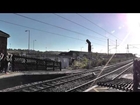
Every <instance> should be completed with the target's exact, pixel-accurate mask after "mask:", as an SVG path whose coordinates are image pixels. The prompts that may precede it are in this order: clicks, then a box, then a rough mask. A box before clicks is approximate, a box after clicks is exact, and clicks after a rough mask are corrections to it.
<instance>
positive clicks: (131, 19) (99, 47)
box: [0, 13, 140, 53]
mask: <svg viewBox="0 0 140 105" xmlns="http://www.w3.org/2000/svg"><path fill="white" fill-rule="evenodd" d="M18 14H20V15H22V16H26V17H29V18H31V19H36V20H39V21H41V22H45V23H41V22H37V21H34V20H31V19H27V18H25V17H21V16H19V15H16V14H12V13H0V30H1V31H4V32H6V33H8V34H10V38H9V39H8V46H7V47H8V48H13V49H18V48H20V49H28V32H25V30H30V49H33V40H36V42H35V43H34V49H35V50H40V51H45V50H48V51H69V50H77V51H81V50H82V51H87V44H86V39H89V40H90V41H91V43H92V45H93V52H106V53H107V38H109V40H110V45H113V46H110V49H112V48H113V47H114V46H115V40H116V39H117V42H118V45H120V47H118V50H117V52H124V53H126V46H127V44H139V43H140V42H139V40H138V39H139V38H140V37H139V36H140V34H139V31H138V30H139V29H140V27H138V30H135V29H136V28H133V27H135V26H136V25H135V24H134V25H133V23H139V21H138V18H137V17H139V14H128V13H127V14H119V13H116V14H115V13H79V15H81V16H83V17H85V18H86V19H88V20H90V22H89V21H88V20H86V19H85V18H83V17H81V16H79V15H78V14H76V13H56V14H53V13H18ZM58 15H59V16H62V17H63V18H62V17H59V16H58ZM64 18H65V19H64ZM66 19H68V20H70V21H68V20H66ZM3 21H6V22H11V23H14V24H18V25H22V26H26V27H20V26H17V25H13V24H9V23H6V22H3ZM71 21H73V22H75V23H76V24H75V23H73V22H71ZM92 22H93V23H94V24H96V25H98V26H99V27H98V26H96V25H94V24H93V23H92ZM46 23H47V24H52V25H55V26H56V27H54V26H51V25H47V24H46ZM77 24H79V25H82V26H79V25H77ZM57 26H58V27H60V28H58V27H57ZM29 27H30V28H35V29H38V30H42V31H38V30H34V29H30V28H29ZM100 27H101V28H100ZM62 28H64V29H62ZM103 29H104V30H103ZM67 30H69V31H67ZM105 30H106V31H107V32H106V31H105ZM73 31H74V32H73ZM130 31H132V32H130ZM48 32H52V33H56V34H57V35H56V34H51V33H48ZM77 32H78V33H80V34H78V33H77ZM108 32H109V33H111V34H109V33H108ZM129 32H130V33H129ZM97 33H98V34H97ZM58 34H59V35H58ZM61 35H62V36H61ZM126 35H129V36H128V37H127V38H125V37H126ZM64 36H65V37H64ZM70 37H72V38H70ZM73 38H74V39H73ZM78 39H79V40H78ZM123 39H125V40H124V41H123V42H122V40H123ZM135 47H139V48H140V46H135ZM134 50H135V51H134ZM115 51H116V50H115V49H112V50H111V53H114V52H115ZM130 52H133V53H138V52H139V50H138V48H131V49H130Z"/></svg>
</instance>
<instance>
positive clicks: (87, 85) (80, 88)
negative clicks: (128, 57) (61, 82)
mask: <svg viewBox="0 0 140 105" xmlns="http://www.w3.org/2000/svg"><path fill="white" fill-rule="evenodd" d="M131 67H132V63H129V64H127V65H125V66H122V67H120V68H118V69H116V70H113V71H112V72H109V73H105V74H102V75H101V76H99V77H98V78H96V79H93V80H91V81H88V82H86V83H84V84H82V85H79V86H77V87H74V88H71V89H70V90H67V91H66V92H83V91H85V90H86V89H87V88H90V87H92V85H93V82H95V81H96V82H95V84H96V83H98V81H103V80H104V81H114V80H112V79H110V80H109V79H108V78H107V76H109V75H112V74H114V73H115V74H118V75H120V73H121V72H123V73H124V71H127V70H128V71H129V70H130V69H131ZM124 69H125V70H124ZM117 78H118V77H117ZM115 80H117V79H115ZM114 82H116V81H114Z"/></svg>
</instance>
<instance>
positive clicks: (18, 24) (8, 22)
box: [0, 20, 103, 46]
mask: <svg viewBox="0 0 140 105" xmlns="http://www.w3.org/2000/svg"><path fill="white" fill-rule="evenodd" d="M0 21H1V22H4V23H8V24H12V25H16V26H20V27H24V28H29V29H33V30H37V31H41V32H46V33H50V34H54V35H58V36H63V37H67V38H71V39H75V40H80V41H85V40H82V39H79V38H74V37H70V36H66V35H62V34H58V33H54V32H49V31H44V30H41V29H37V28H32V27H28V26H24V25H20V24H16V23H12V22H8V21H5V20H0ZM93 43H94V44H96V45H100V46H103V45H101V44H98V43H95V42H93Z"/></svg>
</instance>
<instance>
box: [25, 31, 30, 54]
mask: <svg viewBox="0 0 140 105" xmlns="http://www.w3.org/2000/svg"><path fill="white" fill-rule="evenodd" d="M25 32H29V34H28V54H29V50H30V30H25Z"/></svg>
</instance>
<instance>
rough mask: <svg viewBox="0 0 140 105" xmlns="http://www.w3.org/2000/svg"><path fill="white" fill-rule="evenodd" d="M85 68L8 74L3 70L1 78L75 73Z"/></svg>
mask: <svg viewBox="0 0 140 105" xmlns="http://www.w3.org/2000/svg"><path fill="white" fill-rule="evenodd" d="M84 70H86V69H77V70H68V69H62V70H61V71H59V70H55V71H46V70H39V71H37V70H34V71H16V72H7V73H6V74H5V73H4V72H3V73H0V79H2V78H8V77H14V76H22V75H47V74H73V73H78V72H82V71H84Z"/></svg>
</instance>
